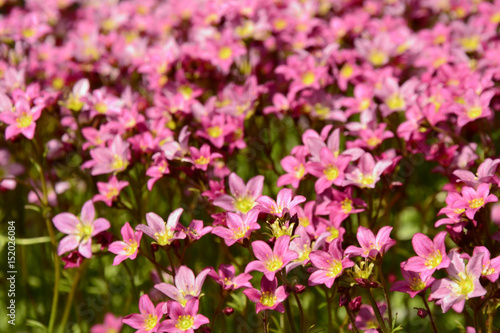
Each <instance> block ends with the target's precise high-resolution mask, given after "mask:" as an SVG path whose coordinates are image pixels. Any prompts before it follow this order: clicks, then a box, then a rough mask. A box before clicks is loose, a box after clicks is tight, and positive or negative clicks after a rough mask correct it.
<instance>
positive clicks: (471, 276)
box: [429, 251, 486, 313]
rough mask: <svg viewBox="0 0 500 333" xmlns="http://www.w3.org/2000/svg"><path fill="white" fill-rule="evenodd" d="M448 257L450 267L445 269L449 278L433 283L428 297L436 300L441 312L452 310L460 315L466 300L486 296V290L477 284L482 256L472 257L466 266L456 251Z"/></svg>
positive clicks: (480, 254)
mask: <svg viewBox="0 0 500 333" xmlns="http://www.w3.org/2000/svg"><path fill="white" fill-rule="evenodd" d="M448 255H449V257H450V259H451V263H450V266H449V267H448V268H447V269H446V271H447V272H448V274H449V276H448V277H447V278H444V279H442V280H437V281H436V282H434V284H433V285H432V293H431V295H430V296H429V297H430V298H433V299H437V300H438V301H437V302H436V304H439V305H441V308H442V309H443V312H447V311H448V310H449V309H451V308H453V310H455V311H456V312H459V313H460V312H462V311H463V309H464V305H465V301H466V300H467V299H469V298H474V297H481V296H483V295H486V289H484V288H483V286H482V285H481V283H480V282H479V277H480V276H481V272H482V260H483V256H484V254H483V253H477V254H475V255H473V256H472V258H470V260H469V262H468V263H467V266H466V265H465V262H464V259H462V258H460V254H459V253H457V252H456V251H452V252H450V253H449V254H448Z"/></svg>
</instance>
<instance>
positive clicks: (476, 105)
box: [454, 89, 495, 127]
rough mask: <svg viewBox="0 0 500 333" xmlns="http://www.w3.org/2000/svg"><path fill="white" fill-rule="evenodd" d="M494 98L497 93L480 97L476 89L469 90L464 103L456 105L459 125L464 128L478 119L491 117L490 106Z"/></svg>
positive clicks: (491, 92)
mask: <svg viewBox="0 0 500 333" xmlns="http://www.w3.org/2000/svg"><path fill="white" fill-rule="evenodd" d="M493 96H495V92H494V91H492V90H489V91H486V92H483V93H482V94H481V95H478V94H477V93H476V91H474V89H467V91H466V92H465V95H464V103H463V104H458V103H457V104H455V108H454V112H455V113H456V115H457V116H458V119H457V125H458V126H459V127H462V126H464V125H466V124H467V123H469V122H471V121H474V120H476V119H479V118H487V117H490V116H491V115H492V113H491V110H490V108H489V104H490V101H491V99H492V98H493Z"/></svg>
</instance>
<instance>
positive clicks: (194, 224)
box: [184, 220, 213, 241]
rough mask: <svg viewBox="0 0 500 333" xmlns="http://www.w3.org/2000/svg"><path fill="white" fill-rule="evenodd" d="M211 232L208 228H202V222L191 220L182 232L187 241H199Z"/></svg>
mask: <svg viewBox="0 0 500 333" xmlns="http://www.w3.org/2000/svg"><path fill="white" fill-rule="evenodd" d="M212 230H213V228H212V227H210V226H206V227H204V226H203V221H201V220H193V221H191V223H190V224H189V226H188V227H187V228H185V230H184V232H185V233H186V235H187V236H188V238H189V240H191V241H195V240H199V239H200V238H201V237H203V236H204V235H206V234H208V233H209V232H211V231H212Z"/></svg>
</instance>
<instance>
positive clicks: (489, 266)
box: [472, 246, 500, 283]
mask: <svg viewBox="0 0 500 333" xmlns="http://www.w3.org/2000/svg"><path fill="white" fill-rule="evenodd" d="M479 253H483V261H482V267H483V271H482V272H481V276H484V277H485V278H487V279H488V280H490V281H491V282H493V283H495V282H496V281H497V280H498V276H499V275H500V256H498V257H495V258H493V259H491V254H490V251H489V250H488V249H487V248H486V247H484V246H476V247H475V248H474V251H473V252H472V256H475V255H478V254H479Z"/></svg>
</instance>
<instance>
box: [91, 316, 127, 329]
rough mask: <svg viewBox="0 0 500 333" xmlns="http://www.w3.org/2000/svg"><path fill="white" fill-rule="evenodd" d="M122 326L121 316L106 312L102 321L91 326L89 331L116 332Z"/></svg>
mask: <svg viewBox="0 0 500 333" xmlns="http://www.w3.org/2000/svg"><path fill="white" fill-rule="evenodd" d="M122 326H123V324H122V317H115V316H114V315H113V314H112V313H107V314H106V316H104V323H102V324H98V325H94V326H92V328H91V329H90V333H112V332H116V333H118V332H120V330H121V329H122Z"/></svg>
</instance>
